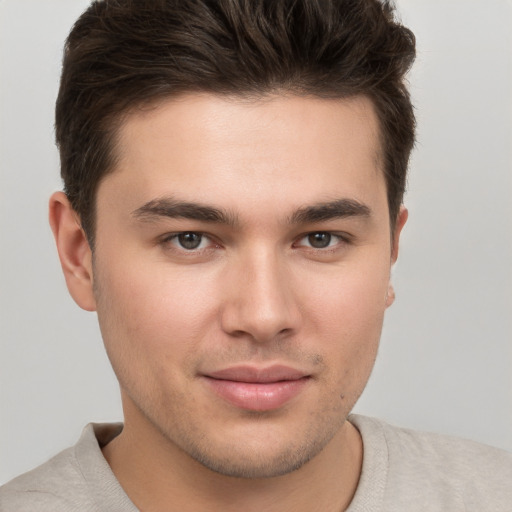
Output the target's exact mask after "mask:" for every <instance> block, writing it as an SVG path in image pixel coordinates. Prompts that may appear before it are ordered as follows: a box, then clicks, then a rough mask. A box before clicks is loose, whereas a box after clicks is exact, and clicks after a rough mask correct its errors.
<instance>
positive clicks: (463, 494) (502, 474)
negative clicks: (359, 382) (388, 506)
mask: <svg viewBox="0 0 512 512" xmlns="http://www.w3.org/2000/svg"><path fill="white" fill-rule="evenodd" d="M351 422H352V423H353V424H354V425H355V426H356V427H357V428H358V429H359V431H360V432H361V436H362V438H363V446H364V449H366V450H369V451H377V452H379V453H381V454H382V455H383V457H384V458H385V459H386V461H385V468H386V469H385V470H386V484H385V487H386V494H387V495H388V496H391V497H392V498H393V500H399V501H407V502H410V503H412V502H413V501H414V500H418V499H426V498H428V499H429V500H430V501H431V502H432V503H434V504H436V503H437V505H433V506H432V507H431V508H429V509H428V510H443V507H444V509H445V510H446V509H447V508H446V506H447V504H450V505H452V506H455V505H457V506H459V507H464V508H463V509H464V510H468V511H473V510H474V511H477V510H493V511H496V512H497V511H501V510H503V511H505V510H510V503H512V454H510V453H508V452H506V451H504V450H500V449H498V448H494V447H491V446H487V445H484V444H481V443H477V442H474V441H468V440H464V439H458V438H455V437H450V436H445V435H440V434H432V433H427V432H418V431H415V430H411V429H406V428H399V427H395V426H392V425H389V424H387V423H385V422H383V421H381V420H377V419H374V418H367V417H364V416H357V415H354V416H353V417H351ZM379 444H380V445H381V446H378V445H379ZM363 464H364V462H363ZM436 506H437V508H436Z"/></svg>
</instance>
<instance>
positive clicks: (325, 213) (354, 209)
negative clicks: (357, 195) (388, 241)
mask: <svg viewBox="0 0 512 512" xmlns="http://www.w3.org/2000/svg"><path fill="white" fill-rule="evenodd" d="M371 213H372V212H371V209H370V208H369V207H368V206H366V205H365V204H363V203H361V202H359V201H356V200H355V199H337V200H335V201H329V202H326V203H318V204H315V205H312V206H304V207H302V208H299V209H298V210H297V211H295V212H294V213H293V215H292V216H291V217H290V223H292V224H308V223H313V222H322V221H326V220H334V219H341V218H346V217H370V216H371Z"/></svg>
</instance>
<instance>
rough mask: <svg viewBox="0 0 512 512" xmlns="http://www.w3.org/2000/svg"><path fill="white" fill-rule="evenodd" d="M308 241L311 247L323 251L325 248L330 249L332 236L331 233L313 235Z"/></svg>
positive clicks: (309, 236)
mask: <svg viewBox="0 0 512 512" xmlns="http://www.w3.org/2000/svg"><path fill="white" fill-rule="evenodd" d="M308 241H309V243H310V244H311V247H314V248H315V249H323V248H324V247H328V246H329V244H330V243H331V235H330V233H312V234H311V235H308Z"/></svg>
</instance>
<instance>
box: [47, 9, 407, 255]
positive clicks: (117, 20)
mask: <svg viewBox="0 0 512 512" xmlns="http://www.w3.org/2000/svg"><path fill="white" fill-rule="evenodd" d="M414 56H415V39H414V35H413V34H412V32H411V31H410V30H409V29H407V28H405V27H404V26H402V25H401V24H400V23H398V22H397V21H396V19H395V17H394V9H393V6H392V4H391V3H390V2H387V1H384V2H379V1H378V0H98V1H95V2H93V3H92V4H91V6H90V7H89V8H88V9H87V10H86V11H85V12H84V13H83V14H82V15H81V16H80V18H79V19H78V20H77V22H76V24H75V25H74V27H73V29H72V30H71V33H70V34H69V37H68V39H67V42H66V47H65V52H64V61H63V69H62V77H61V83H60V90H59V95H58V98H57V105H56V139H57V145H58V147H59V150H60V157H61V174H62V178H63V180H64V188H65V192H66V194H67V196H68V198H69V200H70V202H71V204H72V206H73V208H74V209H75V211H76V212H77V213H78V215H79V217H80V219H81V223H82V227H83V228H84V230H85V232H86V233H87V236H88V238H89V242H90V243H91V246H92V242H93V241H94V224H95V222H94V220H95V219H94V210H95V208H94V205H95V194H96V190H97V187H98V184H99V182H100V180H101V179H102V178H103V177H104V176H105V175H106V174H107V173H109V172H111V171H112V170H113V168H114V167H115V151H114V147H115V136H116V132H117V127H118V126H119V124H120V123H121V122H122V119H123V116H124V115H125V114H127V113H129V112H130V111H131V110H133V109H134V108H137V107H138V106H140V105H141V104H143V103H146V102H153V101H158V100H161V99H164V98H166V97H172V96H174V95H177V94H179V93H183V92H187V91H202V92H211V93H217V94H229V95H242V96H246V95H264V94H268V93H272V92H277V91H285V92H290V93H294V94H299V95H314V96H318V97H325V98H346V97H351V96H356V95H365V96H367V97H369V98H370V99H371V100H372V102H373V104H374V106H375V109H376V112H377V116H378V118H379V123H380V135H381V146H382V153H383V154H382V157H383V162H384V173H385V178H386V186H387V196H388V204H389V213H390V221H391V225H392V226H394V221H395V219H396V216H397V213H398V210H399V207H400V204H401V202H402V199H403V194H404V189H405V182H406V174H407V167H408V161H409V155H410V152H411V149H412V147H413V144H414V130H415V120H414V112H413V107H412V105H411V101H410V97H409V94H408V91H407V89H406V86H405V83H404V76H405V74H406V72H407V71H408V70H409V68H410V66H411V64H412V62H413V60H414Z"/></svg>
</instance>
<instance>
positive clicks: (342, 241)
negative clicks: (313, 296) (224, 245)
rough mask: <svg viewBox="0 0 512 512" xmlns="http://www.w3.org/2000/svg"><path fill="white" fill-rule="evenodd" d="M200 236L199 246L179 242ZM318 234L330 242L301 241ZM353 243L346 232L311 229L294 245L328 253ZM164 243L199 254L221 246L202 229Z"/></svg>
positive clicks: (181, 234) (166, 240) (166, 237)
mask: <svg viewBox="0 0 512 512" xmlns="http://www.w3.org/2000/svg"><path fill="white" fill-rule="evenodd" d="M187 235H192V236H199V237H200V241H199V245H198V247H197V248H195V247H194V248H190V249H187V248H186V247H183V245H182V244H181V243H180V242H179V238H180V237H182V236H187ZM316 235H322V236H323V235H327V236H328V237H329V240H328V243H329V245H327V246H326V247H313V246H312V245H302V244H300V243H299V242H301V241H302V240H305V239H309V242H310V243H311V239H310V237H313V236H316ZM205 239H206V240H209V241H210V244H209V245H210V246H207V247H200V245H202V244H203V243H204V242H205ZM333 239H335V240H337V242H336V243H335V244H334V245H330V242H331V241H332V240H333ZM349 243H351V240H350V236H349V235H348V234H346V233H333V232H331V231H310V232H308V233H305V234H303V235H301V236H300V237H298V238H297V239H296V241H295V242H294V243H293V247H304V248H306V249H307V250H310V251H315V252H321V253H327V252H335V251H336V250H338V249H339V247H340V246H342V245H346V244H349ZM161 244H162V245H173V246H174V247H173V248H174V249H176V250H178V251H181V252H184V253H189V254H197V253H201V252H204V251H207V250H209V249H212V247H211V245H213V246H217V247H219V246H220V244H217V243H215V242H214V240H213V238H212V237H211V236H210V235H207V234H206V233H203V232H200V231H180V232H179V233H172V234H170V235H167V236H165V237H164V238H163V239H162V241H161Z"/></svg>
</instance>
